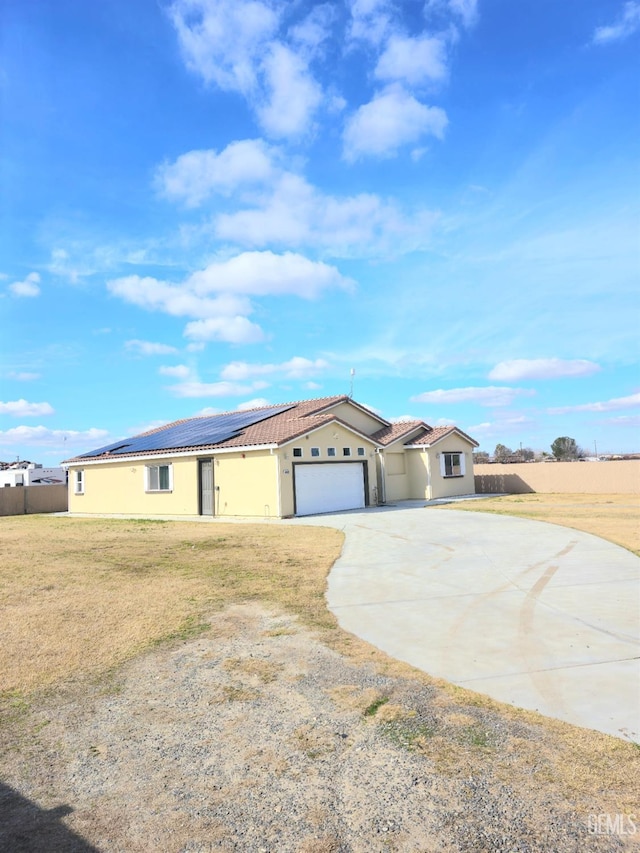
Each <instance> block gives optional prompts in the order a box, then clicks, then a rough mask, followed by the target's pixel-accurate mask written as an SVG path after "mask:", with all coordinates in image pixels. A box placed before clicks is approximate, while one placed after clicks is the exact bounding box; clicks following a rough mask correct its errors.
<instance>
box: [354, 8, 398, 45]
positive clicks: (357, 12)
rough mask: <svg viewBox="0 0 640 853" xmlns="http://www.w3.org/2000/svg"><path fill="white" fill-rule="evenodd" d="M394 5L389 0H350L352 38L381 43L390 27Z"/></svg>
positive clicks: (376, 43) (375, 43)
mask: <svg viewBox="0 0 640 853" xmlns="http://www.w3.org/2000/svg"><path fill="white" fill-rule="evenodd" d="M393 14H394V6H393V3H392V2H390V0H351V23H350V27H349V35H350V36H351V38H352V39H354V40H358V41H365V42H369V43H370V44H373V45H379V44H381V43H382V42H383V41H384V39H385V38H386V36H387V34H388V33H389V30H390V29H391V27H392V21H393Z"/></svg>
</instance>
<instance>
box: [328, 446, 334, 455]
mask: <svg viewBox="0 0 640 853" xmlns="http://www.w3.org/2000/svg"><path fill="white" fill-rule="evenodd" d="M335 455H336V449H335V447H327V456H335Z"/></svg>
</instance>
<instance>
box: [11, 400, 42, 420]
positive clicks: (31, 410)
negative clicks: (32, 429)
mask: <svg viewBox="0 0 640 853" xmlns="http://www.w3.org/2000/svg"><path fill="white" fill-rule="evenodd" d="M53 414H54V410H53V407H52V406H51V405H50V404H49V403H29V402H27V401H26V400H12V401H10V402H8V403H3V402H1V401H0V415H11V416H12V417H14V418H32V417H40V416H42V415H53Z"/></svg>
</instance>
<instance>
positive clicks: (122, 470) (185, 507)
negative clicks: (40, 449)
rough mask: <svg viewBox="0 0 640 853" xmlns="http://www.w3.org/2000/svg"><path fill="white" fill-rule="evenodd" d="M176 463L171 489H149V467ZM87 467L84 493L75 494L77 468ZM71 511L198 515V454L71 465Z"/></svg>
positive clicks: (173, 469)
mask: <svg viewBox="0 0 640 853" xmlns="http://www.w3.org/2000/svg"><path fill="white" fill-rule="evenodd" d="M147 464H151V465H168V464H170V465H171V466H172V474H173V488H172V490H171V491H170V492H146V491H145V467H146V465H147ZM78 469H82V470H83V471H84V494H82V495H77V494H75V472H76V471H77V470H78ZM69 512H82V513H85V512H86V513H102V512H104V513H109V514H111V513H114V514H125V515H128V514H131V515H150V516H154V515H197V513H198V466H197V460H196V459H195V458H194V457H184V458H180V457H178V458H166V459H165V458H162V459H160V458H156V459H147V460H140V459H128V460H123V461H122V462H106V463H100V464H98V465H85V466H82V465H74V466H69Z"/></svg>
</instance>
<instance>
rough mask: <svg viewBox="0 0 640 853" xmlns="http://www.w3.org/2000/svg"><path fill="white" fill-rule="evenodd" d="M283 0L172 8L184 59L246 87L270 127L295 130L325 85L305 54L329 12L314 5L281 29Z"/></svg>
mask: <svg viewBox="0 0 640 853" xmlns="http://www.w3.org/2000/svg"><path fill="white" fill-rule="evenodd" d="M283 12H284V7H283V6H281V7H280V8H277V7H274V6H273V4H271V3H265V2H260V0H176V2H174V3H173V5H172V6H171V7H170V15H171V19H172V21H173V24H174V26H175V28H176V32H177V34H178V40H179V43H180V46H181V49H182V53H183V56H184V58H185V62H186V64H187V67H188V68H190V69H191V70H192V71H193V72H194V73H196V74H198V75H199V76H201V77H202V78H203V80H205V81H206V82H207V83H209V84H211V85H215V86H217V87H218V88H220V89H222V90H224V91H228V92H237V93H239V94H241V95H243V96H244V97H245V98H246V99H247V101H248V103H249V104H250V106H251V107H252V108H253V109H254V111H255V113H256V116H257V118H258V121H259V122H260V123H261V125H262V127H263V129H264V130H265V132H266V133H267V134H269V135H270V136H273V137H276V138H282V137H286V136H300V135H301V134H302V133H305V132H306V131H307V130H308V129H309V127H310V125H311V120H312V117H313V114H314V113H315V111H316V110H317V108H318V107H319V105H320V102H321V99H322V90H321V87H320V85H319V83H318V82H317V81H316V80H315V78H314V77H313V75H312V73H311V70H310V67H309V60H310V58H311V56H312V55H313V53H314V52H315V51H317V50H318V48H319V47H320V45H321V44H322V41H323V40H324V39H323V37H322V28H323V26H326V24H327V22H328V20H329V15H328V14H326V13H325V14H324V15H323V14H322V13H321V12H318V13H316V14H315V16H312V15H309V16H308V17H307V18H306V21H305V22H304V23H301V24H300V25H299V26H298V27H297V28H292V30H291V33H290V41H289V43H286V42H285V38H286V34H285V33H280V32H279V31H280V29H281V23H282V21H281V17H282V14H283Z"/></svg>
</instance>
